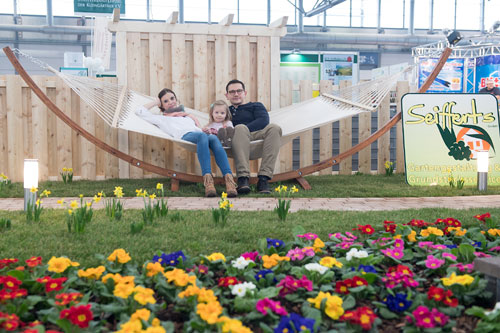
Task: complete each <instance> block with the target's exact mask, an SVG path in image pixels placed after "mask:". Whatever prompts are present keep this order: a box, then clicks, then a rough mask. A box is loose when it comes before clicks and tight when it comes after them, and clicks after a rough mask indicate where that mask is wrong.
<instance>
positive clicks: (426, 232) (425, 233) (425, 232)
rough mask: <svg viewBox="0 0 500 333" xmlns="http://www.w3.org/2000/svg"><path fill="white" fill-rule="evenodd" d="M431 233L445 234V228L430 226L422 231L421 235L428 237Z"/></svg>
mask: <svg viewBox="0 0 500 333" xmlns="http://www.w3.org/2000/svg"><path fill="white" fill-rule="evenodd" d="M430 235H436V236H443V235H444V233H443V230H441V229H438V228H436V227H428V228H427V229H424V230H422V231H420V236H423V237H428V236H430Z"/></svg>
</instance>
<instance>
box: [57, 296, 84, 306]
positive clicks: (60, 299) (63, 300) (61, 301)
mask: <svg viewBox="0 0 500 333" xmlns="http://www.w3.org/2000/svg"><path fill="white" fill-rule="evenodd" d="M82 297H83V295H82V294H81V293H61V294H57V295H56V300H57V301H56V304H57V305H63V306H64V305H68V304H69V303H71V302H73V303H74V304H77V303H78V301H79V298H82Z"/></svg>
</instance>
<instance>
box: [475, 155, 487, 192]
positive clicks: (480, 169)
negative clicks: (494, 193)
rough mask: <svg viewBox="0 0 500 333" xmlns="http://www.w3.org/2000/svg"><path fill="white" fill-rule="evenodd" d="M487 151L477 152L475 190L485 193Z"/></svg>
mask: <svg viewBox="0 0 500 333" xmlns="http://www.w3.org/2000/svg"><path fill="white" fill-rule="evenodd" d="M488 155H489V154H488V151H487V150H480V151H478V152H477V189H478V190H479V191H486V189H487V188H488V164H489V162H488V159H489V156H488Z"/></svg>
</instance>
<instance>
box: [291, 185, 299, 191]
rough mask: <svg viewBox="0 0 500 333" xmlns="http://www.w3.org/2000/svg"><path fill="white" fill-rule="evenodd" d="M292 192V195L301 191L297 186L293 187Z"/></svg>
mask: <svg viewBox="0 0 500 333" xmlns="http://www.w3.org/2000/svg"><path fill="white" fill-rule="evenodd" d="M291 191H292V193H297V192H298V191H299V189H298V188H297V186H295V185H293V186H292V189H291Z"/></svg>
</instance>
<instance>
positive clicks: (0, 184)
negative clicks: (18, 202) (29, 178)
mask: <svg viewBox="0 0 500 333" xmlns="http://www.w3.org/2000/svg"><path fill="white" fill-rule="evenodd" d="M10 184H11V181H10V179H9V177H7V176H6V175H5V174H4V173H3V172H2V173H0V190H2V189H3V188H4V187H6V186H9V185H10Z"/></svg>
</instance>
